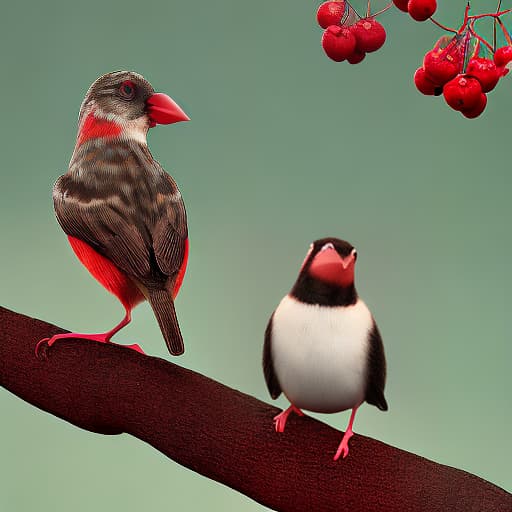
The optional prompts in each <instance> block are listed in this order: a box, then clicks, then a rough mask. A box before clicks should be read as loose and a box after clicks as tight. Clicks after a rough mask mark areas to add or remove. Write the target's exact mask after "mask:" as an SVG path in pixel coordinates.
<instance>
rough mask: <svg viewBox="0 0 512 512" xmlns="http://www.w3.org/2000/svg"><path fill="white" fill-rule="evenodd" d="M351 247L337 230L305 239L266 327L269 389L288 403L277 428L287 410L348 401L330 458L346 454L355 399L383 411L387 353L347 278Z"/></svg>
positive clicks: (334, 408)
mask: <svg viewBox="0 0 512 512" xmlns="http://www.w3.org/2000/svg"><path fill="white" fill-rule="evenodd" d="M356 259H357V252H356V250H355V248H354V247H353V246H352V245H351V244H349V243H348V242H345V241H344V240H339V239H337V238H323V239H321V240H317V241H315V242H314V243H312V244H311V246H310V248H309V252H308V253H307V255H306V258H305V259H304V262H303V264H302V267H301V269H300V272H299V277H298V278H297V281H296V282H295V284H294V286H293V288H292V290H291V292H290V293H289V294H288V295H286V297H284V298H283V300H282V301H281V302H280V304H279V306H278V307H277V309H276V310H275V311H274V313H273V314H272V316H271V317H270V321H269V323H268V326H267V329H266V331H265V343H264V348H263V371H264V374H265V380H266V382H267V387H268V390H269V392H270V395H271V396H272V398H273V399H276V398H277V397H278V396H279V395H280V394H281V392H283V393H284V394H285V396H286V398H288V400H289V401H290V404H291V405H290V407H288V409H286V410H284V411H283V412H281V413H280V414H278V415H277V416H276V417H275V418H274V425H275V429H276V431H277V432H283V431H284V428H285V425H286V421H287V419H288V416H289V415H290V413H291V412H292V411H293V412H295V413H297V414H299V415H300V416H303V412H302V410H301V409H306V410H309V411H313V412H320V413H335V412H340V411H345V410H348V409H352V414H351V416H350V420H349V424H348V427H347V430H346V432H345V434H344V436H343V439H342V440H341V443H340V445H339V447H338V450H337V451H336V454H335V456H334V460H338V458H339V457H340V456H343V458H344V457H346V456H347V455H348V451H349V449H348V442H349V439H350V438H351V437H352V435H353V431H352V424H353V422H354V418H355V415H356V411H357V409H358V407H359V406H360V405H361V404H362V403H363V402H364V401H366V402H368V403H369V404H372V405H375V406H377V407H378V408H379V409H380V410H382V411H386V410H387V409H388V404H387V402H386V399H385V397H384V386H385V382H386V360H385V356H384V347H383V344H382V339H381V336H380V333H379V330H378V328H377V324H376V323H375V320H374V319H373V316H372V314H371V312H370V310H369V309H368V307H367V306H366V304H365V303H364V302H363V301H362V300H361V299H360V298H359V297H358V295H357V292H356V289H355V286H354V270H355V263H356Z"/></svg>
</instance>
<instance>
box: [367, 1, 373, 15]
mask: <svg viewBox="0 0 512 512" xmlns="http://www.w3.org/2000/svg"><path fill="white" fill-rule="evenodd" d="M371 12H372V8H371V6H370V0H368V4H367V6H366V17H367V18H369V17H370V13H371Z"/></svg>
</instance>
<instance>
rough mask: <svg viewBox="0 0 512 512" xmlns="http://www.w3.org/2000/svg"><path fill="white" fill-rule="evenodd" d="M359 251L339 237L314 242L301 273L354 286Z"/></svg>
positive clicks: (334, 283) (333, 282)
mask: <svg viewBox="0 0 512 512" xmlns="http://www.w3.org/2000/svg"><path fill="white" fill-rule="evenodd" d="M356 259H357V251H356V249H355V248H354V246H352V245H351V244H349V243H348V242H345V241H344V240H340V239H338V238H322V239H320V240H316V241H315V242H313V243H312V244H311V245H310V247H309V251H308V253H307V254H306V258H305V259H304V262H303V263H302V268H301V274H303V275H307V276H309V277H312V278H313V279H318V280H319V281H322V282H324V283H327V284H330V285H337V286H341V287H343V288H347V287H350V286H353V284H354V271H355V265H356Z"/></svg>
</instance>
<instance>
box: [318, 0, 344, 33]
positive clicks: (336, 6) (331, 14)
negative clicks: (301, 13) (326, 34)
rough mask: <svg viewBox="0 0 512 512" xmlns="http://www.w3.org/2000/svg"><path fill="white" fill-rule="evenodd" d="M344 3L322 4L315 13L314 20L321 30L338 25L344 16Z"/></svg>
mask: <svg viewBox="0 0 512 512" xmlns="http://www.w3.org/2000/svg"><path fill="white" fill-rule="evenodd" d="M345 6H346V5H345V1H344V0H341V1H338V2H324V3H323V4H322V5H321V6H320V7H319V8H318V11H317V12H316V19H317V21H318V24H319V25H320V26H321V27H322V28H327V27H329V26H331V25H339V24H340V23H341V18H343V14H345Z"/></svg>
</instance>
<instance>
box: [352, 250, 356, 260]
mask: <svg viewBox="0 0 512 512" xmlns="http://www.w3.org/2000/svg"><path fill="white" fill-rule="evenodd" d="M352 255H353V256H354V259H355V260H356V259H357V251H356V250H355V249H352Z"/></svg>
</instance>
